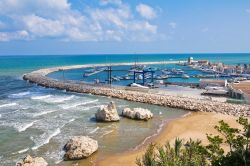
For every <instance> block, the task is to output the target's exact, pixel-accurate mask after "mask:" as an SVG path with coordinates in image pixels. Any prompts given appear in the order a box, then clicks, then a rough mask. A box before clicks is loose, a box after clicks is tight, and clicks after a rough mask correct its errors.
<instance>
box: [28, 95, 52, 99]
mask: <svg viewBox="0 0 250 166" xmlns="http://www.w3.org/2000/svg"><path fill="white" fill-rule="evenodd" d="M49 97H51V95H43V96H32V97H31V99H32V100H42V99H47V98H49Z"/></svg>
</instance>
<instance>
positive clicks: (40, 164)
mask: <svg viewBox="0 0 250 166" xmlns="http://www.w3.org/2000/svg"><path fill="white" fill-rule="evenodd" d="M47 165H48V163H47V162H46V161H45V160H44V159H43V158H42V157H35V158H33V157H31V156H30V155H27V156H26V157H24V158H23V159H22V160H20V161H18V162H17V163H16V166H47Z"/></svg>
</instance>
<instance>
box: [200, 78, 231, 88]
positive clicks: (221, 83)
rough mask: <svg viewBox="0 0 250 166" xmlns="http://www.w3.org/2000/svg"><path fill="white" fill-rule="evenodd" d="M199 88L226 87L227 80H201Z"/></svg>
mask: <svg viewBox="0 0 250 166" xmlns="http://www.w3.org/2000/svg"><path fill="white" fill-rule="evenodd" d="M199 86H200V88H205V87H208V86H218V87H226V86H227V80H213V79H201V80H200V83H199Z"/></svg>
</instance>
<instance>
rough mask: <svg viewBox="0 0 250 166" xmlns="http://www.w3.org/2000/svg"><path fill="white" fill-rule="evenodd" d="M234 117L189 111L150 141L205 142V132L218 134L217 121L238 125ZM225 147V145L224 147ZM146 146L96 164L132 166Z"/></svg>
mask: <svg viewBox="0 0 250 166" xmlns="http://www.w3.org/2000/svg"><path fill="white" fill-rule="evenodd" d="M236 119H237V118H236V117H233V116H229V115H222V114H216V113H203V112H197V113H191V114H190V115H188V116H186V117H183V118H179V119H177V120H174V121H171V122H170V123H168V124H167V125H166V126H165V127H164V128H163V130H162V132H161V133H160V134H159V135H158V136H156V137H155V138H153V139H152V140H151V142H153V143H157V144H161V145H163V144H165V143H166V141H170V142H173V141H174V139H175V138H176V137H178V138H181V139H183V140H188V139H189V138H192V139H199V140H202V142H203V144H206V143H207V139H206V133H208V134H218V132H217V131H216V130H215V129H214V126H215V125H216V124H218V121H220V120H224V121H225V122H227V123H229V124H230V126H233V127H239V124H238V123H237V122H236ZM225 148H226V147H225ZM145 149H146V146H143V147H141V148H140V149H137V150H131V151H127V152H124V153H121V154H115V155H112V156H108V157H106V158H105V159H103V160H100V161H98V162H97V165H100V166H104V165H109V166H117V165H119V166H123V165H124V166H134V165H136V164H135V160H136V158H138V157H140V156H142V154H143V153H144V152H145Z"/></svg>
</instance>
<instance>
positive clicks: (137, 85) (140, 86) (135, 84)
mask: <svg viewBox="0 0 250 166" xmlns="http://www.w3.org/2000/svg"><path fill="white" fill-rule="evenodd" d="M130 86H131V87H138V88H143V89H149V87H146V86H142V85H140V84H137V83H132V84H130Z"/></svg>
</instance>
